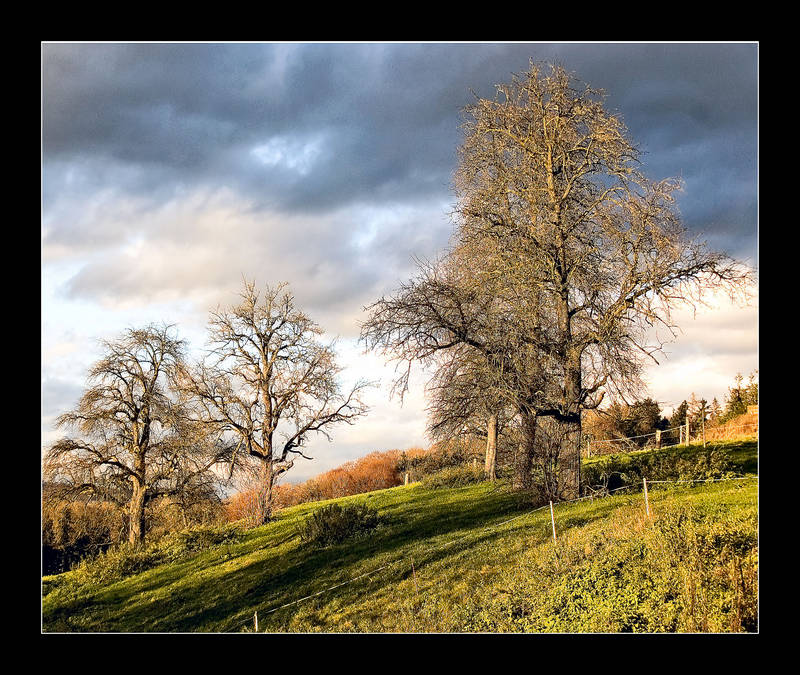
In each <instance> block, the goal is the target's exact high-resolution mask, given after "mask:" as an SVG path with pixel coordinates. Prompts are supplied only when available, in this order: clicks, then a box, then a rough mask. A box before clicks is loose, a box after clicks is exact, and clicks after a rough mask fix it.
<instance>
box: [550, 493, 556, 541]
mask: <svg viewBox="0 0 800 675" xmlns="http://www.w3.org/2000/svg"><path fill="white" fill-rule="evenodd" d="M550 522H551V523H553V541H555V540H556V517H555V515H553V502H552V501H551V502H550Z"/></svg>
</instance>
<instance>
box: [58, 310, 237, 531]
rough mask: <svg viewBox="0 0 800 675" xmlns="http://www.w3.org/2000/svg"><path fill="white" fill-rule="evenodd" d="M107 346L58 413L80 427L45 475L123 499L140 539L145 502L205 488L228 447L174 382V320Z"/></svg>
mask: <svg viewBox="0 0 800 675" xmlns="http://www.w3.org/2000/svg"><path fill="white" fill-rule="evenodd" d="M102 346H103V351H104V354H103V356H102V358H101V359H100V360H99V361H97V362H96V363H95V364H94V365H93V366H92V367H91V369H90V371H89V386H88V388H87V389H86V391H85V392H84V394H83V396H82V397H81V398H80V401H79V402H78V405H77V407H76V408H75V409H74V410H72V411H70V412H67V413H64V414H63V415H61V416H60V417H59V418H58V420H57V425H58V426H59V427H66V428H70V429H73V430H75V431H77V432H78V433H77V434H76V435H75V436H69V437H64V438H61V439H60V440H58V441H57V442H56V443H54V444H53V445H52V446H51V447H50V448H49V449H48V451H47V453H46V455H45V464H44V478H45V479H46V480H47V481H48V486H49V491H48V494H49V495H51V497H52V498H57V499H70V498H75V497H77V496H79V495H80V496H87V495H90V496H96V497H97V498H100V499H103V500H105V501H110V502H113V503H116V504H118V505H120V506H125V507H126V508H127V510H128V540H129V542H130V543H131V544H134V545H138V544H140V543H141V542H142V541H143V539H144V537H145V511H146V507H147V505H148V504H149V503H150V502H152V501H153V500H154V499H156V498H157V497H161V496H165V495H173V496H180V497H183V498H188V496H189V495H188V493H189V492H192V491H201V492H204V493H205V492H207V489H208V485H209V483H210V482H214V480H215V479H214V475H213V473H211V470H212V469H213V468H214V466H215V465H217V464H219V463H221V462H224V461H225V460H226V459H227V458H228V455H229V451H228V449H227V448H226V447H225V446H224V445H220V444H219V443H217V442H215V439H213V438H210V437H209V436H208V435H207V434H206V432H205V430H204V429H202V428H200V427H198V426H197V425H195V424H192V422H191V421H190V416H189V414H188V411H187V410H186V408H185V406H184V404H183V402H182V401H181V396H180V393H179V391H178V389H177V387H176V376H177V374H178V372H179V371H180V369H181V368H182V362H183V358H184V343H183V341H182V340H179V339H178V338H177V337H175V335H174V331H173V330H172V328H171V327H170V326H166V325H149V326H146V327H144V328H137V329H129V330H127V331H125V332H124V333H123V334H122V335H121V336H120V337H119V338H117V339H114V340H108V341H103V342H102Z"/></svg>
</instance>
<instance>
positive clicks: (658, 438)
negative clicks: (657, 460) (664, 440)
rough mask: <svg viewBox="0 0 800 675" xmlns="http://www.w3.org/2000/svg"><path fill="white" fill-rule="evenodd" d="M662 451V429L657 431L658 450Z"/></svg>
mask: <svg viewBox="0 0 800 675" xmlns="http://www.w3.org/2000/svg"><path fill="white" fill-rule="evenodd" d="M660 449H661V429H656V450H660Z"/></svg>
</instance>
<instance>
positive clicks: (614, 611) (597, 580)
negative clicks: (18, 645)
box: [42, 442, 758, 632]
mask: <svg viewBox="0 0 800 675" xmlns="http://www.w3.org/2000/svg"><path fill="white" fill-rule="evenodd" d="M677 452H680V453H688V454H686V455H684V459H685V458H686V457H688V456H691V454H692V453H693V452H694V453H695V454H700V453H701V450H700V449H698V448H691V449H689V450H688V451H687V450H685V449H684V450H680V451H677ZM719 452H722V453H724V454H725V456H726V457H727V458H729V461H730V466H728V467H727V468H728V470H729V471H730V470H731V469H733V470H735V471H736V472H737V473H739V474H740V475H743V474H752V473H753V472H754V470H755V466H756V444H755V443H754V442H749V443H729V444H725V445H723V446H721V450H720V451H719ZM602 460H604V461H607V458H602ZM649 499H650V506H651V510H652V517H650V518H647V517H646V515H645V510H644V499H643V495H642V494H641V493H640V492H631V493H629V494H622V492H619V493H617V494H616V495H614V496H610V497H605V498H602V499H595V500H583V501H579V502H574V503H570V504H566V503H564V504H557V505H556V507H555V519H556V528H557V536H558V539H557V542H555V543H554V542H553V539H552V525H551V521H550V511H549V508H542V509H539V510H533V509H532V507H531V505H530V504H526V503H525V502H524V500H522V499H521V498H520V496H519V495H516V494H514V493H511V492H510V491H509V490H508V489H507V486H505V485H503V484H502V483H501V484H499V485H498V484H496V485H492V484H489V483H478V484H474V485H469V486H466V487H460V488H451V489H426V488H424V487H422V486H421V485H419V484H415V485H410V486H403V487H397V488H391V489H388V490H381V491H378V492H373V493H369V494H365V495H357V496H353V497H347V498H344V499H339V500H336V502H337V503H339V504H352V503H366V504H369V505H370V506H372V507H374V508H376V509H377V510H378V513H379V515H380V525H379V527H378V528H377V530H375V531H374V532H373V533H372V534H371V535H370V536H368V537H363V538H360V539H356V540H353V541H350V542H344V543H341V544H337V545H334V546H331V547H328V548H324V549H318V548H314V547H312V546H310V545H308V544H304V543H302V542H301V540H300V537H299V536H298V528H299V527H300V526H301V525H302V523H303V522H304V521H305V519H306V518H307V517H308V516H309V514H310V513H312V512H313V511H314V510H315V509H319V508H320V507H321V506H323V505H324V504H325V503H324V502H323V503H320V502H318V503H313V504H304V505H301V506H297V507H293V508H290V509H287V510H285V511H284V512H282V513H281V514H280V515H279V517H278V518H277V520H276V521H274V522H273V523H270V524H269V525H267V526H264V527H261V528H258V529H255V530H251V531H247V532H244V533H242V534H240V535H239V536H237V537H229V538H228V540H227V541H226V542H224V543H222V544H219V545H216V546H212V547H210V548H208V549H207V550H204V551H201V552H200V553H194V554H193V553H191V550H189V551H188V553H187V552H184V553H182V554H180V555H177V556H176V557H175V560H174V561H172V562H169V563H166V564H161V565H158V566H156V567H154V568H152V569H148V570H146V571H143V572H140V573H136V574H132V575H130V576H126V577H124V578H122V579H119V580H117V581H112V582H97V581H92V580H91V579H89V578H87V576H86V575H85V574H83V575H82V574H81V572H80V570H75V571H72V572H68V573H66V574H62V575H58V576H55V577H46V578H44V579H43V593H44V597H43V601H42V613H43V629H44V630H45V631H59V632H72V631H108V632H114V631H125V632H140V631H159V632H171V631H183V632H194V631H213V632H241V631H245V630H253V615H254V613H255V612H256V611H257V612H258V618H259V630H260V631H265V630H266V631H268V632H278V631H302V632H314V631H325V632H349V631H368V632H410V631H430V632H461V631H490V632H505V631H525V632H538V631H557V632H582V631H589V632H597V631H599V632H628V631H648V632H655V631H691V632H694V631H714V632H717V631H753V630H756V629H757V626H756V616H757V531H758V523H757V480H732V481H720V482H714V483H701V484H687V483H678V484H673V485H670V484H656V485H653V486H652V487H651V490H650V493H649ZM332 587H333V588H332ZM309 596H311V597H309ZM298 601H299V602H298ZM284 605H288V606H284Z"/></svg>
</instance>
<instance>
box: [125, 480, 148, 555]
mask: <svg viewBox="0 0 800 675" xmlns="http://www.w3.org/2000/svg"><path fill="white" fill-rule="evenodd" d="M131 482H132V483H133V493H132V494H131V501H130V503H129V504H128V542H129V543H130V544H132V545H133V546H140V545H141V544H142V542H143V541H144V527H145V524H144V503H145V492H146V490H145V486H144V484H143V483H142V482H141V481H140V480H139V479H137V478H133V479H132V481H131Z"/></svg>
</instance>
